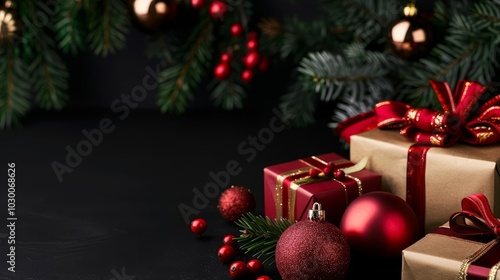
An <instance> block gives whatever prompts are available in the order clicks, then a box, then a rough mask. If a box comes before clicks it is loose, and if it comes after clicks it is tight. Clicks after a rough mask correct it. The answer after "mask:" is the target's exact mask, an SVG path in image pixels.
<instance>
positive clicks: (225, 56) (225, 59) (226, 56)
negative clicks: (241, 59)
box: [220, 53, 231, 62]
mask: <svg viewBox="0 0 500 280" xmlns="http://www.w3.org/2000/svg"><path fill="white" fill-rule="evenodd" d="M230 60H231V55H230V54H228V53H223V54H222V55H221V56H220V61H222V62H229V61H230Z"/></svg>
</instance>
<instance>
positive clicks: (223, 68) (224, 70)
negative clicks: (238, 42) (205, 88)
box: [214, 62, 231, 80]
mask: <svg viewBox="0 0 500 280" xmlns="http://www.w3.org/2000/svg"><path fill="white" fill-rule="evenodd" d="M230 73H231V67H230V66H229V64H228V63H225V62H222V63H220V64H218V65H217V66H215V68H214V75H215V78H217V79H219V80H225V79H227V77H229V74H230Z"/></svg>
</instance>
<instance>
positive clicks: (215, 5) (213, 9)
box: [208, 1, 227, 19]
mask: <svg viewBox="0 0 500 280" xmlns="http://www.w3.org/2000/svg"><path fill="white" fill-rule="evenodd" d="M208 11H209V13H210V16H211V17H212V18H213V19H222V18H223V17H224V15H225V14H226V12H227V7H226V4H225V3H224V2H222V1H213V2H212V3H210V7H209V8H208Z"/></svg>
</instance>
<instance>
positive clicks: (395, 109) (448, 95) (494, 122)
mask: <svg viewBox="0 0 500 280" xmlns="http://www.w3.org/2000/svg"><path fill="white" fill-rule="evenodd" d="M430 83H431V86H432V87H433V88H434V91H435V93H436V95H437V98H438V100H439V102H440V104H441V106H442V108H443V111H436V110H432V109H425V108H412V107H411V106H410V105H408V104H405V103H402V102H398V101H383V102H379V103H377V104H376V105H375V109H373V110H372V111H369V112H366V113H363V114H360V115H358V116H355V117H353V118H350V119H347V120H346V121H344V122H342V123H340V124H339V125H338V126H337V128H336V129H335V132H336V133H337V134H339V135H340V136H341V137H342V138H343V139H345V140H346V141H348V142H349V139H350V136H351V135H353V134H357V133H361V132H364V131H367V130H371V129H373V128H376V127H377V128H380V129H394V128H398V129H401V134H402V135H404V136H406V137H407V138H409V139H411V140H413V141H415V142H416V143H421V144H426V145H434V146H442V147H445V146H450V145H452V144H454V143H455V142H456V141H458V140H459V139H462V140H463V141H464V142H467V143H470V144H475V145H488V144H494V143H497V142H499V141H500V95H498V96H495V97H493V98H491V99H490V100H488V101H487V102H485V103H484V105H482V106H481V107H480V108H479V109H477V110H476V111H475V112H474V114H473V115H472V116H471V112H472V110H473V109H475V108H474V106H476V104H477V103H478V101H479V100H480V99H481V98H485V95H484V93H485V92H486V90H487V87H486V86H483V85H481V84H479V83H476V82H473V81H468V80H461V81H459V82H458V84H457V87H456V88H455V93H452V90H451V88H450V86H449V85H448V83H446V82H440V81H431V82H430Z"/></svg>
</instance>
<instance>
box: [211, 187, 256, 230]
mask: <svg viewBox="0 0 500 280" xmlns="http://www.w3.org/2000/svg"><path fill="white" fill-rule="evenodd" d="M217 207H218V208H219V212H220V213H221V215H222V217H224V218H225V219H226V220H228V221H230V222H234V221H236V220H238V219H239V218H241V216H242V215H243V214H246V213H248V212H254V211H255V198H254V196H253V193H252V192H251V191H250V190H249V189H247V188H244V187H238V186H231V187H230V188H228V189H227V190H225V191H223V192H222V194H221V195H220V197H219V204H218V206H217Z"/></svg>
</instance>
